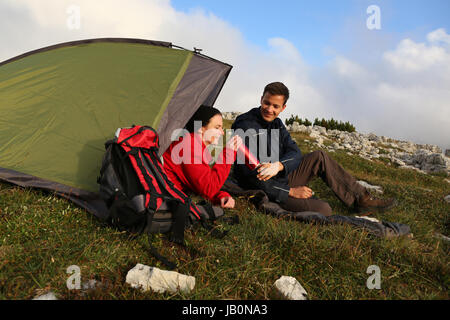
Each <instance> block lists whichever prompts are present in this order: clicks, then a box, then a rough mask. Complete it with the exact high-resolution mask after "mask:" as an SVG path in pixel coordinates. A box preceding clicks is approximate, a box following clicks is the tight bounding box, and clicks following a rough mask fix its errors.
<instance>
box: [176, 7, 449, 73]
mask: <svg viewBox="0 0 450 320" xmlns="http://www.w3.org/2000/svg"><path fill="white" fill-rule="evenodd" d="M171 3H172V6H173V7H174V8H175V9H177V10H180V11H184V12H190V11H192V10H198V9H200V10H204V11H205V12H206V13H212V14H214V15H215V16H217V17H219V18H221V19H223V20H225V21H227V22H228V23H230V24H231V25H233V26H234V27H236V28H237V29H239V31H240V32H241V33H242V34H243V36H244V38H245V39H246V40H247V41H249V42H251V43H253V44H255V45H258V46H261V47H263V48H268V43H267V39H269V38H273V37H282V38H285V39H287V40H289V41H290V42H292V43H293V44H294V45H295V46H296V47H297V49H298V50H299V51H300V53H301V54H302V57H303V58H304V59H305V60H306V61H307V62H308V63H309V64H311V65H316V66H317V65H323V64H324V63H326V61H328V59H329V58H330V56H333V55H334V54H336V53H337V54H345V55H351V54H352V51H353V48H354V47H355V46H356V47H358V43H360V42H361V41H360V40H361V37H364V40H365V41H364V44H365V46H366V47H367V44H368V43H370V42H371V41H372V42H375V45H372V46H369V47H368V50H367V52H366V53H367V54H377V53H381V52H382V51H383V50H385V49H386V48H389V47H393V46H394V45H395V44H396V43H397V42H398V41H399V40H401V39H404V38H407V37H411V38H412V39H414V40H415V41H417V42H422V41H424V40H425V37H426V34H427V33H429V32H430V31H431V30H435V29H438V28H445V29H446V30H450V1H448V0H428V1H424V0H391V1H386V0H383V1H380V0H320V1H298V0H297V1H286V0H280V1H270V2H269V1H258V0H241V1H239V0H228V1H215V0H172V1H171ZM270 3H272V4H270ZM373 4H374V5H377V6H378V7H380V10H381V30H374V31H368V30H367V28H366V20H367V18H368V16H369V15H368V14H367V13H366V10H367V7H368V6H369V5H373ZM380 37H382V38H383V39H384V41H382V42H381V43H380Z"/></svg>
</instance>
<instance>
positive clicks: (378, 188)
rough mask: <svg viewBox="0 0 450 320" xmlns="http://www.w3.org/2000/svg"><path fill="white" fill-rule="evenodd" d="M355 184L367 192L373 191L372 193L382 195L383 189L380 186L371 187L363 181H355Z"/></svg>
mask: <svg viewBox="0 0 450 320" xmlns="http://www.w3.org/2000/svg"><path fill="white" fill-rule="evenodd" d="M357 182H358V183H359V184H360V185H362V186H363V187H364V188H366V189H368V190H370V191H374V192H376V193H379V194H383V188H382V187H380V186H373V185H371V184H369V183H367V182H366V181H364V180H359V181H357Z"/></svg>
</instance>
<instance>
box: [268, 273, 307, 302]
mask: <svg viewBox="0 0 450 320" xmlns="http://www.w3.org/2000/svg"><path fill="white" fill-rule="evenodd" d="M273 285H274V287H275V289H276V291H277V293H278V294H279V295H280V296H281V297H283V298H284V299H288V300H307V299H308V293H307V292H306V290H305V289H304V288H303V287H302V285H301V284H300V283H299V282H298V281H297V279H295V278H294V277H288V276H282V277H281V278H280V279H278V280H277V281H275V283H274V284H273Z"/></svg>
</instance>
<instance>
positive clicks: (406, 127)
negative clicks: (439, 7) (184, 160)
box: [0, 0, 450, 148]
mask: <svg viewBox="0 0 450 320" xmlns="http://www.w3.org/2000/svg"><path fill="white" fill-rule="evenodd" d="M70 5H78V6H79V7H80V11H81V28H80V29H79V30H69V29H68V28H67V19H68V18H69V16H68V14H67V12H66V10H67V8H68V7H69V6H70ZM0 30H1V31H0V35H1V37H2V39H3V41H4V43H8V45H7V46H1V47H0V60H5V59H8V58H10V57H13V56H15V55H18V54H21V53H24V52H27V51H30V50H33V49H37V48H40V47H44V46H47V45H52V44H56V43H60V42H66V41H72V40H78V39H86V38H97V37H128V38H144V39H153V40H163V41H171V42H173V43H174V44H177V45H180V46H182V47H185V48H188V49H192V48H193V47H194V46H195V47H197V48H202V49H203V50H204V51H203V52H202V53H204V54H206V55H209V56H212V57H214V58H216V59H219V60H222V61H224V62H227V63H230V64H231V65H233V67H234V68H233V70H232V72H231V74H230V77H229V79H228V81H227V83H226V84H225V86H224V88H223V91H222V93H221V95H220V96H219V99H218V100H217V102H216V106H217V107H219V108H220V109H221V110H224V111H235V110H239V111H245V110H248V109H250V108H252V107H255V106H257V105H258V103H259V100H260V97H261V94H262V90H263V88H264V86H265V85H266V84H267V83H269V82H272V81H282V82H284V83H285V84H286V85H287V86H288V87H289V89H290V91H291V99H290V100H289V102H288V108H287V110H286V111H285V112H284V117H288V116H289V115H290V114H298V115H299V116H301V117H307V118H309V119H310V120H312V119H313V118H315V117H319V118H321V117H325V118H331V117H333V118H335V119H339V120H343V121H347V120H348V121H350V122H352V123H353V124H355V125H356V127H357V129H358V130H361V131H363V132H369V131H372V132H375V133H377V134H379V135H388V136H392V137H396V138H401V139H409V140H412V141H416V142H420V143H434V144H439V145H441V146H444V147H448V148H450V141H449V138H448V137H450V114H449V110H450V105H449V102H448V101H450V90H449V88H450V46H449V44H450V35H448V34H447V33H446V31H445V30H444V29H437V30H434V31H433V32H430V33H429V34H428V36H427V42H425V43H417V42H415V41H413V40H411V39H404V40H402V41H400V42H399V43H398V45H397V47H396V48H394V49H393V50H389V51H386V52H384V54H383V55H382V58H381V59H378V62H376V63H373V62H372V63H371V64H368V63H363V62H361V61H355V60H354V59H353V60H352V59H350V58H348V57H345V56H342V55H337V56H335V57H334V58H332V60H331V61H330V63H329V64H328V65H327V66H325V67H323V68H313V67H311V66H309V65H308V64H307V62H305V61H304V59H303V57H302V55H301V53H300V52H299V51H298V49H297V48H296V47H295V46H294V45H293V44H292V43H291V42H290V41H289V40H287V39H284V38H271V39H268V40H267V41H268V45H269V49H268V50H265V49H262V48H260V47H257V46H254V45H252V44H251V43H249V42H247V41H246V40H245V39H244V37H243V35H242V33H241V32H240V31H239V30H238V29H237V28H235V27H234V26H232V25H231V24H230V23H228V22H227V21H225V20H223V19H221V18H219V17H217V16H216V15H214V14H213V13H211V12H206V11H204V10H201V9H197V10H193V11H189V12H187V13H186V12H180V11H176V10H175V9H174V8H173V7H172V6H171V3H170V1H169V0H153V1H150V0H128V1H126V2H125V1H121V0H96V1H92V0H58V1H54V0H40V1H34V0H3V1H2V2H1V3H0Z"/></svg>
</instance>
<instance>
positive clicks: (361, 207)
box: [355, 193, 397, 213]
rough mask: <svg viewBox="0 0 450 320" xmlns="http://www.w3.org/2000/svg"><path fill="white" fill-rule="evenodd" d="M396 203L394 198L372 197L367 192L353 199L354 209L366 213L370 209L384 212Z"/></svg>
mask: <svg viewBox="0 0 450 320" xmlns="http://www.w3.org/2000/svg"><path fill="white" fill-rule="evenodd" d="M396 205H397V200H395V199H392V198H391V199H379V198H374V197H372V196H371V195H370V194H368V193H366V194H365V195H363V196H362V197H360V198H359V199H358V200H357V201H355V209H356V211H357V212H358V213H366V212H371V211H376V212H385V211H387V210H389V209H392V208H393V207H395V206H396Z"/></svg>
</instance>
